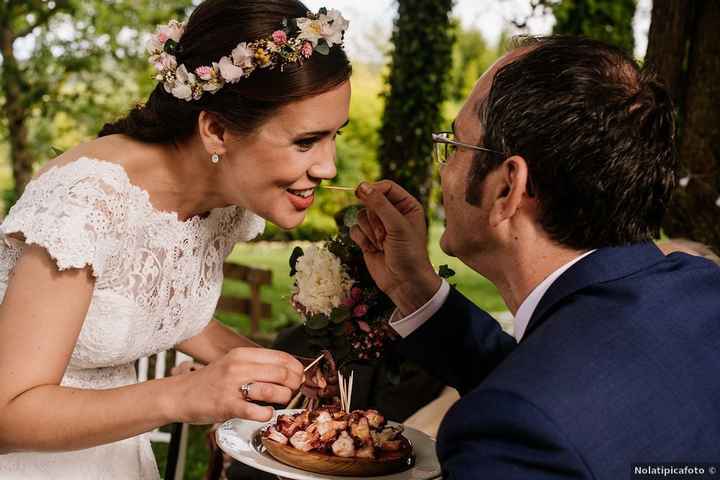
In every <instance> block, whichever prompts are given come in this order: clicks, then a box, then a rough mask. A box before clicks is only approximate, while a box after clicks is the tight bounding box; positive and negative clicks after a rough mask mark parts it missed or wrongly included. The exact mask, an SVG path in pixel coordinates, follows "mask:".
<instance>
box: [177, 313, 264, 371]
mask: <svg viewBox="0 0 720 480" xmlns="http://www.w3.org/2000/svg"><path fill="white" fill-rule="evenodd" d="M239 347H254V348H257V347H260V345H258V344H257V343H255V342H253V341H252V340H250V339H249V338H247V337H243V336H242V335H239V334H238V333H236V332H235V331H234V330H233V329H231V328H230V327H228V326H226V325H223V324H222V323H220V321H219V320H217V319H215V318H213V319H212V321H210V323H209V324H208V326H207V327H205V328H204V329H203V331H202V332H200V333H199V334H197V335H195V336H194V337H192V338H188V339H187V340H185V341H184V342H180V343H178V344H177V345H176V346H175V348H176V349H178V350H180V351H181V352H183V353H186V354H188V355H190V356H191V357H193V359H195V361H196V362H200V363H204V364H206V365H207V364H208V363H210V362H214V361H215V360H217V359H218V358H221V357H222V356H223V355H225V354H226V353H227V352H229V351H230V350H232V349H234V348H239Z"/></svg>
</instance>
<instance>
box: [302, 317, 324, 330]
mask: <svg viewBox="0 0 720 480" xmlns="http://www.w3.org/2000/svg"><path fill="white" fill-rule="evenodd" d="M329 324H330V321H329V320H328V317H326V316H325V315H313V316H312V317H310V318H308V319H307V322H305V325H306V326H307V327H308V328H310V329H312V330H320V329H323V328H325V327H327V326H328V325H329Z"/></svg>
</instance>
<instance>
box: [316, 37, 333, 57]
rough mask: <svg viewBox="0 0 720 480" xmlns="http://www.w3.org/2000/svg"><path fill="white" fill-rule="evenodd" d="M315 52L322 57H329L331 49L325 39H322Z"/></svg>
mask: <svg viewBox="0 0 720 480" xmlns="http://www.w3.org/2000/svg"><path fill="white" fill-rule="evenodd" d="M315 51H316V52H317V53H319V54H320V55H328V54H329V53H330V47H329V46H328V44H327V43H326V42H325V39H323V38H321V39H320V41H319V42H318V44H317V47H315Z"/></svg>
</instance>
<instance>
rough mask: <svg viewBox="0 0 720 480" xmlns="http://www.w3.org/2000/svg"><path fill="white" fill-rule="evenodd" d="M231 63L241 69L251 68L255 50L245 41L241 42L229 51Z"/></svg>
mask: <svg viewBox="0 0 720 480" xmlns="http://www.w3.org/2000/svg"><path fill="white" fill-rule="evenodd" d="M230 56H232V59H233V63H234V64H235V65H237V66H239V67H241V68H243V69H248V68H252V66H253V58H254V57H255V50H253V49H252V48H249V47H248V46H247V43H246V42H242V43H241V44H239V45H238V46H237V47H235V50H233V51H232V52H231V53H230Z"/></svg>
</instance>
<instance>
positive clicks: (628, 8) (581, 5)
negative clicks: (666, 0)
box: [545, 0, 636, 54]
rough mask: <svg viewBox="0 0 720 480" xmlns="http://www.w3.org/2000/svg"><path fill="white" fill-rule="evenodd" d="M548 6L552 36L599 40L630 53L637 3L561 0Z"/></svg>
mask: <svg viewBox="0 0 720 480" xmlns="http://www.w3.org/2000/svg"><path fill="white" fill-rule="evenodd" d="M545 3H547V4H548V5H549V6H550V8H551V10H552V13H553V15H555V20H556V23H555V27H554V28H553V33H558V34H565V35H583V36H586V37H590V38H594V39H596V40H602V41H604V42H606V43H609V44H611V45H615V46H617V47H620V48H622V49H623V50H625V51H626V52H628V53H630V54H632V53H633V50H634V48H635V37H634V36H633V28H632V21H633V17H634V16H635V6H636V0H561V1H559V2H557V1H556V2H545Z"/></svg>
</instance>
